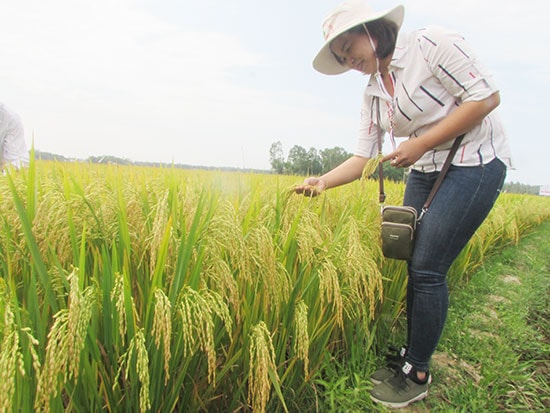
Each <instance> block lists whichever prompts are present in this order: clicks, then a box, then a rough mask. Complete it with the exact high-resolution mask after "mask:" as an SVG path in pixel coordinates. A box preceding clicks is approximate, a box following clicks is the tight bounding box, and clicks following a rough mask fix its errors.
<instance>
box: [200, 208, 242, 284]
mask: <svg viewBox="0 0 550 413" xmlns="http://www.w3.org/2000/svg"><path fill="white" fill-rule="evenodd" d="M207 239H208V243H209V245H211V247H212V248H213V250H214V251H215V252H216V253H217V254H218V256H221V257H223V258H224V261H226V262H228V263H229V265H230V266H231V268H235V269H236V270H238V272H239V274H240V275H241V276H242V277H244V278H245V281H247V282H250V281H251V280H252V278H251V273H250V271H249V270H248V264H249V261H248V260H247V256H246V245H245V240H244V235H243V229H242V226H241V224H240V222H239V219H238V217H237V211H236V209H235V206H234V205H233V204H232V203H231V202H229V201H222V202H220V205H219V207H218V208H217V212H216V214H215V215H214V217H212V221H211V224H210V225H209V226H208V238H207ZM214 251H213V252H214Z"/></svg>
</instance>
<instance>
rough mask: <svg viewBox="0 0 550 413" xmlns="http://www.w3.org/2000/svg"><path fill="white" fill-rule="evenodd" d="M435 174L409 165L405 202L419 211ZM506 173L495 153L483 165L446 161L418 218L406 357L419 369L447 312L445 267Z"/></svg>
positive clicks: (424, 365)
mask: <svg viewBox="0 0 550 413" xmlns="http://www.w3.org/2000/svg"><path fill="white" fill-rule="evenodd" d="M438 174H439V172H432V173H422V172H418V171H411V174H410V175H409V177H408V179H407V186H406V189H405V197H404V205H409V206H412V207H414V208H415V209H416V210H417V211H418V212H420V211H421V210H422V206H423V204H424V202H425V201H426V198H427V197H428V194H429V193H430V191H431V189H432V186H433V184H434V182H435V180H436V178H437V175H438ZM505 176H506V166H505V165H504V163H503V162H502V161H500V160H499V159H494V160H493V161H491V162H489V163H488V164H486V165H482V166H474V167H457V166H451V167H450V169H449V171H448V172H447V175H446V176H445V178H444V179H443V182H442V184H441V187H440V188H439V190H438V192H437V194H436V195H435V197H434V199H433V201H432V204H431V205H430V208H429V209H428V212H427V213H426V214H425V215H424V217H423V218H422V220H421V222H420V223H419V224H418V228H417V234H416V240H415V247H414V252H413V256H412V259H411V260H410V261H409V262H408V274H409V277H408V284H407V346H408V351H407V360H408V361H409V362H410V363H411V364H412V365H413V366H414V367H415V368H416V369H417V370H419V371H427V370H428V368H429V362H430V358H431V356H432V354H433V353H434V352H435V349H436V347H437V344H438V342H439V339H440V337H441V333H442V331H443V326H444V324H445V319H446V317H447V308H448V305H449V297H448V289H447V280H446V276H447V271H448V270H449V267H450V266H451V264H452V263H453V261H454V260H455V258H456V257H457V256H458V254H459V253H460V252H461V251H462V249H463V248H464V247H465V246H466V244H467V243H468V241H469V240H470V238H471V237H472V236H473V235H474V232H475V231H476V230H477V228H478V227H479V226H480V225H481V223H482V222H483V220H484V219H485V218H486V217H487V215H488V214H489V211H490V210H491V208H492V207H493V204H494V203H495V201H496V199H497V197H498V194H499V193H500V190H501V189H502V185H503V184H504V178H505Z"/></svg>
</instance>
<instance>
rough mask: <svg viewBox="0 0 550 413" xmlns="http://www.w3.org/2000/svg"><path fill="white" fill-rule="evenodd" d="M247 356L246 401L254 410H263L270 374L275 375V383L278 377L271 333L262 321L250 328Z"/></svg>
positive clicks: (269, 383) (267, 398) (268, 396)
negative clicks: (248, 358)
mask: <svg viewBox="0 0 550 413" xmlns="http://www.w3.org/2000/svg"><path fill="white" fill-rule="evenodd" d="M249 357H250V367H249V372H248V403H249V404H250V405H251V406H252V410H253V411H254V412H265V411H266V406H267V402H268V401H269V399H270V395H271V380H270V375H272V376H274V377H275V380H276V381H277V385H278V384H279V380H280V379H279V376H278V375H277V369H276V367H275V361H274V360H275V350H274V348H273V342H272V340H271V335H270V333H269V330H268V329H267V326H266V324H265V323H264V322H263V321H260V322H259V323H258V324H257V325H255V326H253V327H252V328H251V330H250V347H249ZM270 372H271V374H270Z"/></svg>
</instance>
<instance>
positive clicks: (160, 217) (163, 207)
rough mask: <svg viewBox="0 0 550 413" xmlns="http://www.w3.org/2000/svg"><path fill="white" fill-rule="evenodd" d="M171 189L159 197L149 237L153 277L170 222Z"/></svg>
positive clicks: (150, 269) (150, 268) (150, 267)
mask: <svg viewBox="0 0 550 413" xmlns="http://www.w3.org/2000/svg"><path fill="white" fill-rule="evenodd" d="M168 195H169V191H168V190H166V191H164V194H162V196H161V197H160V198H159V200H158V201H157V204H156V206H155V208H154V210H153V211H152V212H153V217H154V219H153V226H152V229H151V235H150V239H149V251H150V254H151V260H150V262H149V272H150V274H151V277H152V276H153V274H154V273H155V267H156V264H157V253H158V250H159V248H160V244H161V242H162V238H163V235H164V232H165V228H166V226H167V225H168V224H169V222H170V209H169V208H168Z"/></svg>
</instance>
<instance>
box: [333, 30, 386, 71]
mask: <svg viewBox="0 0 550 413" xmlns="http://www.w3.org/2000/svg"><path fill="white" fill-rule="evenodd" d="M373 41H374V45H375V47H376V40H375V39H373ZM330 50H331V51H332V53H334V55H335V56H336V59H337V60H338V61H339V62H340V63H341V64H342V65H344V66H347V67H349V68H350V69H354V70H358V71H359V72H362V73H365V74H368V75H370V74H372V73H374V72H376V56H375V54H374V50H373V48H372V46H371V44H370V42H369V38H368V36H367V34H366V33H354V32H346V33H342V34H341V35H340V36H338V37H337V38H336V39H334V40H333V41H332V42H331V44H330Z"/></svg>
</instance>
